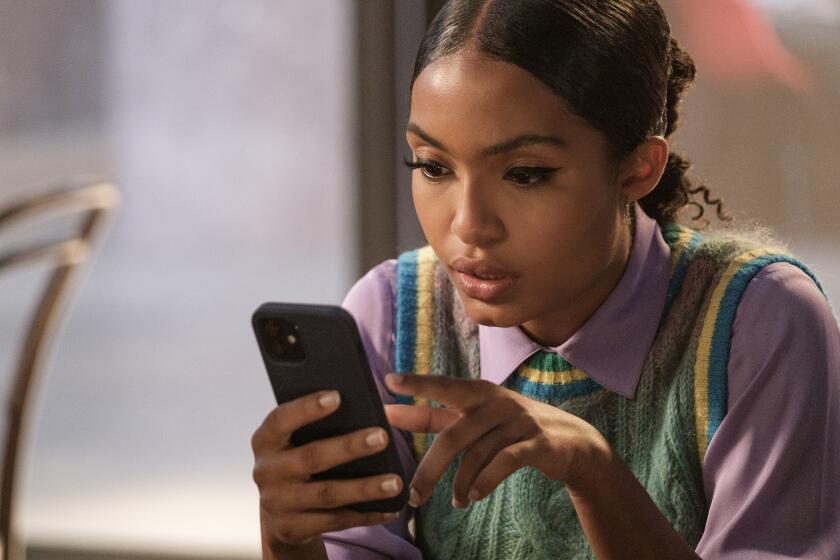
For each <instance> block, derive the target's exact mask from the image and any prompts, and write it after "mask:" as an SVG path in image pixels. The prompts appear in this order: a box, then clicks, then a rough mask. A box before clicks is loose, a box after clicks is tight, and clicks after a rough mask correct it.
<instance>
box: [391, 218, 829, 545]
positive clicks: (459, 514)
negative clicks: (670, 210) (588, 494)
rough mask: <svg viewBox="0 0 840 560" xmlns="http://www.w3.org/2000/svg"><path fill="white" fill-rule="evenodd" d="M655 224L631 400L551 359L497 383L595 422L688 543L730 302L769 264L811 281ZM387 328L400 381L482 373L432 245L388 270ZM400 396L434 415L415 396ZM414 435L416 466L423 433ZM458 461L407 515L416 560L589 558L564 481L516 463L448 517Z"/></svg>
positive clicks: (738, 246)
mask: <svg viewBox="0 0 840 560" xmlns="http://www.w3.org/2000/svg"><path fill="white" fill-rule="evenodd" d="M661 228H662V234H663V237H664V239H665V241H666V242H667V243H668V245H669V246H670V248H671V263H670V264H671V268H670V281H669V286H668V292H667V296H666V305H665V310H664V312H663V315H662V318H661V320H660V324H659V327H658V330H657V333H656V336H655V339H654V342H653V344H652V345H651V349H650V351H649V354H648V357H647V359H646V362H645V364H644V366H643V369H642V373H641V377H640V380H639V384H638V386H637V389H636V395H635V398H633V399H627V398H625V397H623V396H621V395H619V394H617V393H613V392H611V391H609V390H607V389H605V388H603V387H601V386H600V385H598V384H597V383H596V382H595V381H593V380H592V379H590V378H589V376H587V375H586V373H585V372H583V371H581V370H579V369H578V368H576V367H575V366H574V365H573V364H570V363H569V362H567V361H566V360H565V359H563V358H562V357H561V356H559V355H558V354H554V353H549V352H538V353H537V354H535V355H534V356H532V357H531V358H530V359H528V360H526V362H525V363H524V364H522V365H521V366H520V367H519V368H518V369H517V370H516V371H515V372H514V373H513V374H512V375H511V376H510V377H509V378H508V379H507V380H506V381H505V382H504V386H505V387H507V388H508V389H511V390H513V391H516V392H518V393H520V394H522V395H525V396H528V397H530V398H533V399H536V400H540V401H543V402H546V403H550V404H551V405H553V406H556V407H557V408H559V409H561V410H564V411H566V412H569V413H571V414H575V415H576V416H579V417H580V418H582V419H584V420H586V421H587V422H589V423H590V424H592V425H593V426H594V427H596V428H597V429H598V430H599V431H600V432H601V434H603V435H604V437H605V438H606V439H607V440H608V441H609V443H610V445H611V446H612V449H613V450H614V451H615V452H616V453H617V454H618V455H619V456H620V457H621V458H622V459H623V461H624V462H625V464H626V465H627V466H628V467H629V468H630V470H631V471H632V472H633V474H634V475H635V476H636V478H637V479H638V480H639V482H640V483H641V484H642V485H643V486H644V488H645V489H646V490H647V492H648V494H649V495H650V496H651V498H652V499H653V501H654V502H655V504H656V505H657V507H658V508H659V510H660V511H661V512H662V514H663V515H664V516H665V518H666V519H667V520H668V521H669V523H670V524H671V526H672V527H673V528H674V529H675V530H676V531H677V532H678V533H679V534H680V535H682V536H683V538H684V539H685V540H686V542H688V543H689V544H690V545H691V546H692V547H693V546H696V544H697V542H698V541H699V540H700V537H701V536H702V533H703V529H704V526H705V522H706V515H707V511H708V507H707V504H706V500H705V495H704V490H703V481H702V464H703V458H704V455H705V452H706V448H707V447H708V443H709V441H710V440H711V438H712V437H713V436H714V433H715V430H716V429H717V427H718V425H719V424H720V422H721V420H722V419H723V417H724V415H725V414H726V401H727V399H726V391H727V383H726V368H727V363H728V359H729V349H730V342H731V338H732V326H733V323H734V321H735V312H736V310H737V307H738V302H739V301H740V299H741V296H742V295H743V293H744V290H745V289H746V287H747V284H748V283H749V281H750V279H752V277H753V276H755V274H756V273H757V272H758V271H759V270H761V269H762V268H763V267H765V266H767V265H768V264H771V263H775V262H788V263H791V264H793V265H795V266H798V267H799V268H801V269H802V270H803V271H804V272H805V273H807V274H808V275H809V276H811V278H813V279H814V281H815V282H816V283H817V285H818V286H819V282H818V281H817V279H816V278H815V277H814V275H813V274H812V273H811V272H810V271H809V270H808V269H807V268H806V267H805V266H804V265H802V264H801V263H800V262H798V261H797V260H795V259H793V258H792V257H791V256H789V255H788V254H786V253H785V252H784V251H782V250H779V249H775V248H772V247H763V246H760V245H759V244H757V243H754V242H752V241H749V240H745V239H742V238H735V237H724V236H717V237H714V238H703V237H701V236H700V235H699V234H698V233H697V232H696V231H693V230H691V229H688V228H686V227H684V226H680V225H677V224H666V225H664V226H661ZM820 289H822V288H820ZM395 325H396V333H395V336H396V356H395V361H396V370H397V372H399V373H404V374H415V375H447V376H453V377H461V378H467V379H479V378H480V366H479V337H478V325H477V324H476V323H475V322H473V321H472V320H471V319H469V317H467V315H466V314H465V311H464V309H463V306H462V304H461V301H460V298H459V296H458V295H457V293H456V291H455V288H454V286H453V285H452V283H451V282H450V280H449V278H448V276H447V275H446V272H445V271H444V269H443V267H442V266H441V265H440V264H439V263H438V262H437V259H436V257H435V255H434V253H433V252H432V250H431V248H430V247H424V248H422V249H418V250H415V251H411V252H407V253H404V254H402V255H401V256H400V257H399V259H398V261H397V295H396V318H395ZM617 342H619V343H630V342H631V341H617ZM401 400H402V402H409V403H414V404H416V405H421V406H439V404H438V403H436V402H433V401H432V402H429V401H426V400H424V399H419V398H418V399H411V398H405V397H401ZM412 437H413V447H414V453H415V457H416V459H417V460H418V461H419V460H420V459H421V458H422V456H423V454H424V453H425V451H426V450H427V449H428V447H429V445H430V444H431V442H432V440H433V439H434V434H412ZM459 463H460V456H459V458H458V459H456V461H455V462H454V463H453V464H452V465H451V466H450V468H449V470H448V471H447V472H446V473H445V474H444V476H443V477H442V478H441V480H440V481H439V482H438V484H437V485H436V487H435V489H434V491H433V495H432V497H431V498H430V500H429V501H428V502H427V503H426V504H425V505H424V506H423V507H421V508H420V509H419V511H418V512H417V518H416V520H417V525H416V528H417V529H416V531H417V541H418V542H417V544H418V546H420V548H421V549H422V550H423V552H424V555H425V557H426V558H441V559H454V558H458V559H473V558H481V559H489V560H494V559H498V560H517V559H528V560H534V559H542V558H545V559H548V558H551V559H557V558H563V559H565V558H573V559H578V558H581V559H582V558H594V556H593V554H592V550H591V547H590V546H589V543H588V542H587V540H586V537H585V536H584V533H583V530H582V528H581V526H580V523H579V521H578V518H577V515H576V513H575V510H574V507H573V505H572V502H571V499H570V497H569V494H568V492H567V491H566V489H565V487H564V485H563V484H562V482H559V481H552V480H549V479H548V478H546V477H545V476H544V475H543V474H542V473H541V472H540V471H538V470H536V469H534V468H531V467H525V468H522V469H519V470H518V471H516V472H515V473H514V474H512V475H511V476H509V477H508V478H507V479H505V481H504V482H503V483H502V484H500V485H499V486H498V487H497V488H496V489H495V490H494V491H493V492H492V493H491V494H490V495H489V496H487V497H485V498H484V499H483V500H481V501H478V502H474V503H472V504H471V505H470V506H469V507H467V508H464V509H455V508H453V507H452V505H451V500H452V481H453V479H454V475H455V472H456V470H457V466H458V464H459ZM615 507H617V508H624V507H625V506H624V505H623V504H620V503H616V504H615ZM626 513H627V515H633V512H632V511H631V510H629V509H628V510H627V511H626Z"/></svg>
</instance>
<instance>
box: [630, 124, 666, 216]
mask: <svg viewBox="0 0 840 560" xmlns="http://www.w3.org/2000/svg"><path fill="white" fill-rule="evenodd" d="M667 163H668V141H667V140H665V139H664V138H663V137H661V136H651V137H650V138H648V139H647V140H645V141H644V142H642V143H641V144H639V146H637V147H636V149H635V150H633V152H632V153H631V154H630V155H628V156H627V157H626V158H625V159H624V161H623V162H622V164H621V171H620V175H619V187H620V188H621V194H622V195H623V196H624V198H625V199H626V200H629V201H634V202H635V201H636V200H639V199H640V198H642V197H643V196H645V195H647V194H648V193H650V192H651V191H652V190H653V189H654V188H655V187H656V185H657V184H658V183H659V179H661V178H662V174H663V173H664V172H665V165H666V164H667Z"/></svg>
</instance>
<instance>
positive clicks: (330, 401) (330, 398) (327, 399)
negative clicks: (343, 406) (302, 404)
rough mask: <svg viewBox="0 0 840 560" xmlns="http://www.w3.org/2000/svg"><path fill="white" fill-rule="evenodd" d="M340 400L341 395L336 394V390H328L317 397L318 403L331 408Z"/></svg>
mask: <svg viewBox="0 0 840 560" xmlns="http://www.w3.org/2000/svg"><path fill="white" fill-rule="evenodd" d="M340 400H341V397H339V395H338V391H330V392H329V393H324V394H323V395H321V396H320V397H318V404H320V405H321V406H323V407H324V408H331V407H333V406H335V405H337V404H338V401H340Z"/></svg>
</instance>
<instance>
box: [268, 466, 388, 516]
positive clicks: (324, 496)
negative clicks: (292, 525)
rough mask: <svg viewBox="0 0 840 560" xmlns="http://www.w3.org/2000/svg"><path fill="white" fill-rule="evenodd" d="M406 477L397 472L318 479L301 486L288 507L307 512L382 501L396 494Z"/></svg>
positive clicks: (286, 502)
mask: <svg viewBox="0 0 840 560" xmlns="http://www.w3.org/2000/svg"><path fill="white" fill-rule="evenodd" d="M400 490H402V480H400V477H399V476H397V475H395V474H384V475H378V476H371V477H367V478H358V479H351V480H321V481H314V482H310V483H307V484H304V485H300V486H298V488H297V492H295V493H294V495H292V496H288V497H287V498H286V501H285V507H286V508H287V509H292V510H297V511H306V510H315V509H336V508H340V507H343V506H346V505H349V504H358V503H360V502H370V501H373V500H382V499H385V498H391V497H393V496H396V495H397V494H399V493H400Z"/></svg>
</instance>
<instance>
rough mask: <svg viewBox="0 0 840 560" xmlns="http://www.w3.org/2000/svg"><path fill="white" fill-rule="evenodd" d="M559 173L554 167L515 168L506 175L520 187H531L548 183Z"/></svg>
mask: <svg viewBox="0 0 840 560" xmlns="http://www.w3.org/2000/svg"><path fill="white" fill-rule="evenodd" d="M555 171H557V168H554V167H514V168H512V169H511V170H509V171H508V172H507V173H506V174H505V178H506V179H510V180H511V181H513V182H514V183H515V184H516V185H518V186H520V187H530V186H533V185H537V184H539V183H543V182H545V181H547V180H548V179H549V178H550V177H551V175H552V174H553V173H554V172H555Z"/></svg>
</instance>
